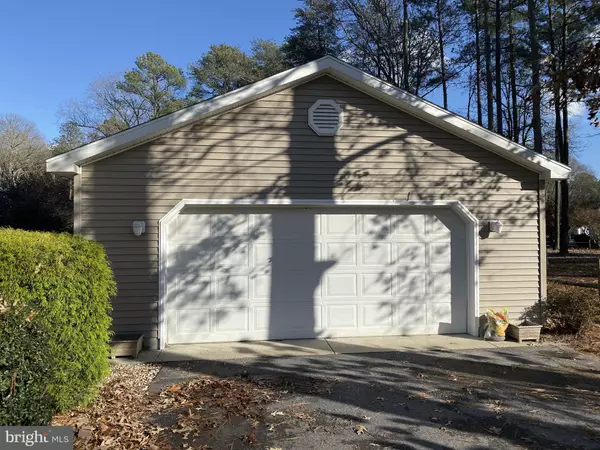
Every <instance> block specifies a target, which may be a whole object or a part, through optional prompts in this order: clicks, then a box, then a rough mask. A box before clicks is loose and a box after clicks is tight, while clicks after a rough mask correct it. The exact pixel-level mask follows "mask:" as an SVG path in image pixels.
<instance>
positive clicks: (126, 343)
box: [110, 333, 144, 359]
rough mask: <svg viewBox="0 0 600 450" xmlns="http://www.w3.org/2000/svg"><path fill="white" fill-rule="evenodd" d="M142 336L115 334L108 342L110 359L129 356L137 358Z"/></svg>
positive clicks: (140, 348)
mask: <svg viewBox="0 0 600 450" xmlns="http://www.w3.org/2000/svg"><path fill="white" fill-rule="evenodd" d="M143 341H144V335H143V334H135V333H134V334H115V335H114V336H113V337H112V339H111V340H110V357H111V358H112V359H115V358H116V357H117V356H131V357H133V358H137V356H138V353H139V352H140V351H141V350H142V343H143Z"/></svg>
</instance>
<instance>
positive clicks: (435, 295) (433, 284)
mask: <svg viewBox="0 0 600 450" xmlns="http://www.w3.org/2000/svg"><path fill="white" fill-rule="evenodd" d="M429 278H430V282H429V297H430V299H431V301H434V302H435V301H440V300H446V301H450V298H451V295H452V276H451V274H450V273H449V272H446V273H435V272H432V273H430V274H429Z"/></svg>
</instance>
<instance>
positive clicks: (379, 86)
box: [46, 56, 571, 179]
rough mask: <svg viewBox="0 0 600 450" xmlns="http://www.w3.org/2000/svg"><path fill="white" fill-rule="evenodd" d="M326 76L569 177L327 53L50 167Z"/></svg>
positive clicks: (65, 168) (73, 170) (63, 168)
mask: <svg viewBox="0 0 600 450" xmlns="http://www.w3.org/2000/svg"><path fill="white" fill-rule="evenodd" d="M323 75H328V76H331V77H332V78H334V79H337V80H339V81H341V82H343V83H345V84H348V85H350V86H352V87H354V88H355V89H358V90H359V91H362V92H364V93H366V94H368V95H371V96H372V97H374V98H377V99H379V100H381V101H383V102H385V103H387V104H389V105H391V106H393V107H395V108H397V109H399V110H401V111H404V112H405V113H407V114H410V115H412V116H414V117H417V118H419V119H421V120H423V121H425V122H428V123H430V124H431V125H434V126H436V127H438V128H441V129H443V130H445V131H447V132H448V133H451V134H453V135H455V136H458V137H460V138H462V139H465V140H466V141H469V142H472V143H473V144H475V145H478V146H479V147H482V148H484V149H487V150H489V151H490V152H492V153H495V154H497V155H499V156H501V157H503V158H506V159H508V160H510V161H512V162H514V163H516V164H519V165H521V166H523V167H525V168H527V169H530V170H531V171H533V172H537V173H539V174H540V178H541V179H565V178H567V177H568V175H569V172H570V170H571V169H569V167H567V166H565V165H563V164H560V163H557V162H556V161H553V160H552V159H550V158H547V157H546V156H544V155H540V154H539V153H536V152H534V151H532V150H529V149H528V148H526V147H524V146H522V145H519V144H517V143H515V142H513V141H511V140H509V139H507V138H505V137H504V136H501V135H499V134H497V133H494V132H492V131H489V130H487V129H485V128H483V127H481V126H479V125H476V124H474V123H473V122H471V121H469V120H467V119H465V118H463V117H460V116H459V115H457V114H454V113H452V112H450V111H448V110H446V109H443V108H441V107H439V106H437V105H434V104H433V103H430V102H428V101H426V100H423V99H422V98H419V97H417V96H416V95H413V94H410V93H408V92H406V91H403V90H402V89H399V88H397V87H395V86H392V85H390V84H388V83H386V82H384V81H382V80H380V79H379V78H376V77H374V76H372V75H369V74H367V73H365V72H363V71H362V70H359V69H357V68H355V67H353V66H351V65H349V64H346V63H345V62H343V61H340V60H339V59H336V58H334V57H331V56H325V57H323V58H320V59H318V60H316V61H313V62H310V63H307V64H304V65H302V66H299V67H296V68H293V69H289V70H287V71H285V72H281V73H279V74H277V75H273V76H272V77H269V78H266V79H264V80H261V81H258V82H256V83H254V84H251V85H248V86H245V87H243V88H240V89H237V90H235V91H232V92H229V93H227V94H224V95H221V96H219V97H215V98H212V99H210V100H206V101H204V102H202V103H198V104H195V105H192V106H189V107H187V108H184V109H181V110H179V111H175V112H173V113H171V114H167V115H166V116H163V117H159V118H158V119H154V120H151V121H150V122H146V123H144V124H141V125H138V126H136V127H133V128H129V129H127V130H125V131H121V132H120V133H117V134H114V135H112V136H108V137H106V138H104V139H101V140H99V141H96V142H92V143H90V144H87V145H84V146H82V147H79V148H76V149H74V150H71V151H69V152H67V153H63V154H61V155H58V156H55V157H53V158H50V159H48V160H47V161H46V171H47V172H53V173H59V174H64V175H74V174H77V173H80V170H81V166H84V165H86V164H90V163H92V162H94V161H97V160H100V159H104V158H106V157H108V156H111V155H113V154H115V153H120V152H122V151H125V150H127V149H129V148H132V147H135V146H137V145H139V144H141V143H143V142H147V141H150V140H152V139H154V138H156V137H158V136H160V135H162V134H165V133H167V132H169V131H172V130H174V129H176V128H180V127H183V126H185V125H188V124H190V123H192V122H195V121H198V120H200V119H204V118H206V117H209V116H213V115H216V114H221V113H223V112H225V111H228V110H230V109H233V108H237V107H239V106H242V105H245V104H247V103H250V102H253V101H255V100H257V99H259V98H262V97H265V96H267V95H270V94H273V93H275V92H278V91H280V90H283V89H287V88H290V87H293V86H297V85H299V84H302V83H305V82H307V81H309V80H311V79H314V78H317V77H320V76H323Z"/></svg>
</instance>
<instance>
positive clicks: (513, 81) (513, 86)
mask: <svg viewBox="0 0 600 450" xmlns="http://www.w3.org/2000/svg"><path fill="white" fill-rule="evenodd" d="M512 13H513V0H509V3H508V46H509V69H508V70H509V72H510V74H509V77H510V93H511V102H512V132H513V137H512V139H513V140H514V141H515V142H518V141H519V112H518V109H517V72H516V69H515V61H516V59H517V58H516V54H515V30H514V27H513V16H512Z"/></svg>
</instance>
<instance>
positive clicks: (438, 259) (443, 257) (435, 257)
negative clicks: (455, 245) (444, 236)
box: [429, 242, 452, 270]
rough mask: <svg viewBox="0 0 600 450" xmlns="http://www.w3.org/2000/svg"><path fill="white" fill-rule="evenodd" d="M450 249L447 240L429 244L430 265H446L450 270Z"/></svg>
mask: <svg viewBox="0 0 600 450" xmlns="http://www.w3.org/2000/svg"><path fill="white" fill-rule="evenodd" d="M451 253H452V249H451V246H450V243H449V242H434V243H431V244H429V261H430V264H431V265H432V266H437V267H440V266H441V267H447V268H448V270H450V262H451Z"/></svg>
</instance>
